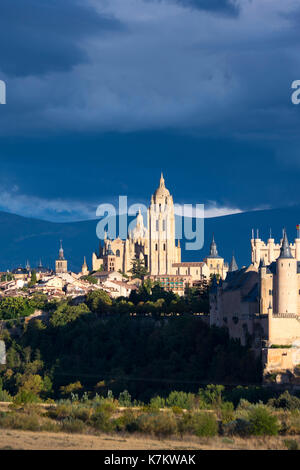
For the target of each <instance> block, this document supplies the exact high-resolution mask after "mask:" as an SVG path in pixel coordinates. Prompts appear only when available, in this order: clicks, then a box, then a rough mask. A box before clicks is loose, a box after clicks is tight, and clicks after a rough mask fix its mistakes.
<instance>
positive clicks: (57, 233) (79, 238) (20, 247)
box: [0, 206, 300, 271]
mask: <svg viewBox="0 0 300 470" xmlns="http://www.w3.org/2000/svg"><path fill="white" fill-rule="evenodd" d="M297 223H300V206H293V207H288V208H280V209H273V210H263V211H255V212H246V213H243V214H235V215H230V216H226V217H216V218H213V219H207V220H206V221H205V243H204V248H203V249H202V250H200V251H185V249H184V240H183V241H182V243H181V246H182V260H183V261H184V260H186V261H198V260H201V259H202V258H203V257H204V256H205V254H207V253H208V251H209V244H210V241H211V237H212V233H213V232H214V233H215V239H216V242H217V245H218V249H219V254H220V255H222V256H224V257H225V259H226V260H230V258H231V255H232V251H233V250H234V252H235V256H236V259H237V262H238V264H239V265H240V266H241V265H242V264H248V263H249V262H250V237H251V229H252V228H255V229H256V228H259V229H260V236H261V237H262V238H263V239H266V238H267V237H268V236H269V230H270V227H272V233H273V236H275V238H276V240H277V241H278V240H279V238H280V236H281V234H282V228H283V227H286V229H287V232H288V236H289V239H291V240H293V238H294V237H295V234H296V224H297ZM96 225H97V221H96V220H89V221H83V222H73V223H53V222H47V221H43V220H37V219H30V218H26V217H21V216H17V215H14V214H8V213H5V212H0V247H1V248H0V270H5V269H11V268H12V267H16V266H19V265H24V264H25V262H26V260H27V259H29V261H30V264H31V266H35V265H37V264H38V262H39V259H40V258H41V259H42V262H43V264H44V265H45V266H50V267H53V266H54V260H55V258H56V256H57V253H58V249H59V240H60V239H62V240H63V245H64V249H65V256H66V257H67V258H68V260H69V266H70V268H71V269H73V270H75V271H76V270H79V269H80V267H81V265H82V262H83V257H84V256H86V257H87V262H88V264H89V266H90V265H91V254H92V252H93V250H95V249H97V247H98V245H99V241H98V239H97V237H96Z"/></svg>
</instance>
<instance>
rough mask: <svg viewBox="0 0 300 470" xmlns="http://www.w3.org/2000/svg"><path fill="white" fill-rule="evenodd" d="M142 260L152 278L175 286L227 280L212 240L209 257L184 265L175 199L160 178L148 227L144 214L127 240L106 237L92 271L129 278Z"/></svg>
mask: <svg viewBox="0 0 300 470" xmlns="http://www.w3.org/2000/svg"><path fill="white" fill-rule="evenodd" d="M137 259H138V260H141V261H142V263H143V264H144V265H145V267H146V269H147V271H148V272H149V275H150V276H151V277H152V278H154V279H156V280H162V281H163V282H165V281H166V279H165V278H164V277H165V276H169V278H170V277H171V278H172V276H173V278H174V279H172V280H171V281H170V279H169V281H170V282H171V283H172V282H176V280H179V278H182V277H184V278H185V279H184V280H185V281H186V282H187V283H189V284H191V283H193V282H196V281H200V280H202V279H203V278H209V277H210V275H211V274H217V275H218V276H219V277H221V278H222V279H224V278H225V277H226V274H227V272H228V269H229V266H228V264H227V263H225V262H224V259H223V258H222V257H221V256H219V254H218V250H217V245H216V243H215V240H214V239H213V241H212V243H211V247H210V254H209V255H208V256H207V257H206V258H205V259H204V260H203V261H199V262H182V261H181V247H180V241H179V240H178V241H177V243H176V239H175V213H174V202H173V197H172V195H171V194H170V192H169V190H168V189H167V188H166V186H165V180H164V177H163V175H162V174H161V178H160V183H159V187H158V188H157V189H156V191H155V192H154V194H153V195H152V196H151V201H150V205H149V207H148V210H147V227H145V226H144V219H143V215H142V214H141V211H139V213H138V215H137V218H136V226H135V228H134V229H133V230H132V231H130V232H129V234H128V237H127V239H126V240H121V239H120V238H116V239H115V240H109V239H108V237H107V235H105V239H104V246H100V249H99V253H93V256H92V270H93V271H98V270H99V269H101V268H102V269H103V270H104V271H120V272H122V273H125V274H130V272H131V269H132V264H133V261H134V260H137Z"/></svg>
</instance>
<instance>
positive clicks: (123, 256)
mask: <svg viewBox="0 0 300 470" xmlns="http://www.w3.org/2000/svg"><path fill="white" fill-rule="evenodd" d="M146 216H147V225H145V224H144V217H143V214H142V213H141V211H140V210H139V212H138V214H137V217H136V225H135V228H134V229H133V230H131V231H129V233H128V237H127V239H126V240H121V239H120V238H119V237H118V238H115V239H110V238H109V237H108V235H107V233H105V234H104V240H103V244H101V242H100V246H99V251H98V252H97V253H93V254H92V259H91V268H89V267H88V264H87V262H86V258H84V261H83V265H82V269H81V271H80V272H79V273H74V272H71V271H69V269H68V260H67V259H66V258H65V255H64V249H63V245H62V242H60V248H59V252H58V257H57V259H56V260H55V268H54V270H52V269H49V268H46V267H44V266H43V265H42V262H40V263H39V265H38V266H37V267H36V268H31V267H30V265H29V263H27V265H26V266H25V267H17V268H16V269H14V270H12V271H11V272H3V273H1V282H0V299H3V298H7V297H9V298H11V297H23V298H28V299H31V298H34V297H35V296H36V295H43V296H44V298H46V299H47V300H48V301H53V300H56V301H58V300H63V299H66V300H68V301H70V300H71V301H72V302H73V304H74V305H78V304H80V303H82V302H85V301H86V298H87V297H88V296H89V295H90V293H93V292H97V291H98V292H105V294H106V295H107V296H108V297H109V298H111V299H124V301H125V302H126V301H127V307H128V309H127V310H128V311H130V313H131V314H136V312H137V311H138V312H142V313H143V312H144V313H149V312H150V313H151V311H159V312H161V313H168V314H170V313H175V314H177V313H178V312H185V311H189V312H190V313H193V314H194V315H196V314H197V315H202V318H203V320H204V321H205V322H206V323H209V324H210V325H211V327H214V326H217V327H219V328H223V329H225V330H226V331H228V333H229V336H230V337H231V338H233V339H238V340H239V341H240V343H241V345H243V346H247V347H250V348H251V350H252V351H253V352H254V353H255V355H256V357H262V365H263V377H264V380H268V377H270V376H272V374H273V375H274V374H275V376H276V381H277V382H279V383H282V382H295V381H296V382H297V381H298V375H297V374H298V372H297V371H298V365H299V364H300V352H299V351H300V350H299V346H300V320H299V319H300V296H299V292H300V230H299V226H297V237H296V239H295V242H294V243H292V244H290V243H289V242H288V238H287V233H286V231H285V230H284V231H283V236H282V239H281V240H280V242H279V243H275V240H274V239H273V238H272V234H271V233H270V237H269V239H268V241H267V243H264V242H263V241H262V240H261V239H260V238H259V232H258V231H257V233H256V236H254V230H253V231H252V237H251V242H250V247H249V248H250V250H251V263H250V265H249V266H243V267H242V268H241V269H239V268H238V266H237V263H236V260H235V257H234V256H232V259H231V261H230V263H227V262H226V261H225V260H224V258H222V256H220V254H219V252H218V248H217V244H216V241H215V237H214V236H213V239H212V241H211V245H210V252H209V254H208V255H207V256H206V257H205V258H204V259H203V260H199V261H198V262H185V261H182V259H181V247H180V240H176V237H175V215H174V203H173V197H172V195H171V194H170V192H169V190H168V189H167V188H166V185H165V180H164V177H163V175H161V178H160V182H159V186H158V188H157V189H156V190H155V192H154V194H153V195H152V196H151V200H150V205H149V208H148V211H147V214H146ZM250 250H249V252H250ZM146 284H147V286H148V292H150V291H151V288H153V286H159V289H160V292H161V294H160V296H161V297H163V296H164V295H163V294H162V292H166V293H170V294H172V296H173V297H172V299H173V304H170V305H169V306H168V308H167V311H166V312H163V310H164V307H163V304H160V305H156V304H155V305H154V306H153V308H152V307H151V305H150V304H151V302H150V304H149V301H150V300H151V299H150V298H149V299H148V304H147V305H146V304H144V303H143V302H142V303H140V304H139V305H137V306H136V307H133V304H132V302H131V301H132V299H138V298H139V297H138V296H139V295H140V294H139V293H140V292H141V289H143V288H144V286H145V285H146ZM151 286H152V287H151ZM193 291H195V292H196V293H197V294H196V295H197V296H198V297H197V298H198V300H199V299H201V298H202V300H203V298H204V297H203V296H205V295H206V296H207V297H208V295H209V305H208V304H207V308H205V307H203V306H205V305H206V303H205V301H204V302H202V304H201V303H200V304H199V303H198V306H197V307H195V306H194V307H191V305H194V304H192V303H188V302H187V301H186V298H187V297H186V296H187V292H190V293H191V292H193ZM134 293H135V296H136V297H133V294H134ZM201 296H202V297H201ZM142 298H143V297H141V299H142ZM180 298H184V301H183V302H181V304H180V300H179V299H180ZM126 299H127V300H126ZM170 299H171V298H170ZM159 300H161V299H159V298H158V299H157V302H158V303H159ZM130 302H131V303H130ZM184 302H185V303H184ZM199 305H201V306H202V307H203V310H202V311H201V308H202V307H199ZM151 308H152V310H151ZM192 308H196V311H193V312H191V309H192ZM172 309H173V311H172ZM40 313H41V312H39V311H38V313H36V312H35V313H34V314H32V315H31V316H32V317H36V316H38V314H40Z"/></svg>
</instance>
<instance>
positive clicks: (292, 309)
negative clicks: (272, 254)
mask: <svg viewBox="0 0 300 470" xmlns="http://www.w3.org/2000/svg"><path fill="white" fill-rule="evenodd" d="M275 297H276V313H297V311H298V308H297V307H298V284H297V260H296V259H295V258H294V257H293V256H292V253H291V248H290V245H289V242H288V239H287V235H286V231H284V234H283V241H282V245H281V250H280V256H279V258H277V261H276V276H275Z"/></svg>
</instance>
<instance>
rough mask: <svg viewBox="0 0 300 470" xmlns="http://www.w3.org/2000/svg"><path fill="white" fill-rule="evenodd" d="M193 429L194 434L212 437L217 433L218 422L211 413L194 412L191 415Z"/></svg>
mask: <svg viewBox="0 0 300 470" xmlns="http://www.w3.org/2000/svg"><path fill="white" fill-rule="evenodd" d="M193 429H194V433H195V434H196V436H199V437H213V436H216V434H217V433H218V423H217V419H216V417H215V415H214V414H213V413H203V412H202V413H196V414H195V415H194V416H193Z"/></svg>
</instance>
